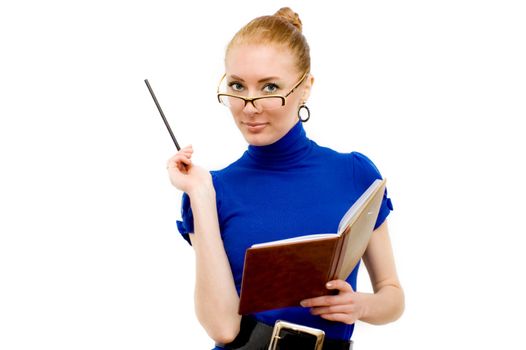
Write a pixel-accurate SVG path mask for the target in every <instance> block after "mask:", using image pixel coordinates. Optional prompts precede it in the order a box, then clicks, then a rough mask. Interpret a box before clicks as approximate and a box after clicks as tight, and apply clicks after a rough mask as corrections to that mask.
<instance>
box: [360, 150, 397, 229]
mask: <svg viewBox="0 0 526 350" xmlns="http://www.w3.org/2000/svg"><path fill="white" fill-rule="evenodd" d="M351 169H352V174H353V179H355V183H356V185H357V186H358V190H359V191H360V193H362V192H363V191H365V190H366V189H367V188H368V187H369V186H370V185H371V184H372V183H373V182H374V181H375V180H377V179H382V175H381V174H380V171H378V168H377V167H376V166H375V165H374V163H373V162H372V161H371V160H370V159H369V158H367V157H366V156H365V155H363V154H361V153H359V152H352V153H351ZM392 210H393V203H392V202H391V198H389V197H388V195H387V188H386V189H385V192H384V197H383V199H382V204H381V206H380V212H379V213H378V219H377V220H376V224H375V226H374V229H375V230H376V229H377V228H378V227H380V225H381V224H383V222H384V221H385V219H386V218H387V216H388V215H389V213H390V212H391V211H392Z"/></svg>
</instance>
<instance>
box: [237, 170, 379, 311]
mask: <svg viewBox="0 0 526 350" xmlns="http://www.w3.org/2000/svg"><path fill="white" fill-rule="evenodd" d="M377 185H378V184H377ZM384 189H385V180H383V181H381V184H379V187H378V188H376V189H375V190H374V192H373V193H372V194H371V195H370V197H367V199H366V201H365V202H364V203H363V204H362V205H360V206H359V208H358V210H355V209H356V208H351V209H350V210H349V211H351V210H354V211H356V212H355V213H354V211H353V215H352V216H351V217H350V218H349V219H347V220H349V221H348V222H346V225H345V226H344V227H345V229H344V230H343V232H341V233H340V234H332V235H330V236H328V237H322V238H316V239H313V240H306V241H293V242H283V243H279V242H278V244H274V245H268V246H259V247H251V248H249V249H247V251H246V254H245V265H244V271H243V281H242V284H241V296H240V302H239V314H240V315H247V314H251V313H255V312H259V311H264V310H271V309H277V308H282V307H289V306H299V303H300V301H301V300H303V299H308V298H313V297H317V296H321V295H328V294H330V293H331V291H330V290H328V289H327V288H326V287H325V283H327V282H328V281H330V280H333V279H336V278H340V279H345V278H347V276H348V275H349V274H350V273H351V271H352V268H354V266H355V265H356V263H357V262H358V261H359V260H360V258H361V256H362V255H363V253H364V251H365V249H366V248H367V244H368V241H369V238H370V236H371V233H372V231H373V228H374V223H375V222H376V217H377V216H378V211H379V209H380V204H381V200H382V197H383V193H384ZM357 202H358V201H357ZM346 215H347V214H346Z"/></svg>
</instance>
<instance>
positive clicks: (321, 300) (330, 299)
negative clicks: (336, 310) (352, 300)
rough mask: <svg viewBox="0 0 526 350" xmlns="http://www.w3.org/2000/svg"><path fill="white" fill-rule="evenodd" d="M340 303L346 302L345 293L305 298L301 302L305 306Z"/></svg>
mask: <svg viewBox="0 0 526 350" xmlns="http://www.w3.org/2000/svg"><path fill="white" fill-rule="evenodd" d="M340 304H345V296H344V295H324V296H321V297H316V298H311V299H305V300H302V301H301V303H300V305H301V306H303V307H320V306H330V305H340Z"/></svg>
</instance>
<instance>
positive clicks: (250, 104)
mask: <svg viewBox="0 0 526 350" xmlns="http://www.w3.org/2000/svg"><path fill="white" fill-rule="evenodd" d="M254 102H256V101H254V100H251V101H245V107H243V112H245V113H246V114H255V113H260V112H261V110H260V109H259V108H258V107H257V104H256V103H254Z"/></svg>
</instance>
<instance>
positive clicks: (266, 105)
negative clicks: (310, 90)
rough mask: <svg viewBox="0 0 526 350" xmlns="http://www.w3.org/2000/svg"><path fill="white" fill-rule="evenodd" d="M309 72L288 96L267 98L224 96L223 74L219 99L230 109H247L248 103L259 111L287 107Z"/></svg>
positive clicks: (269, 96)
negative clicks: (287, 100) (291, 95)
mask: <svg viewBox="0 0 526 350" xmlns="http://www.w3.org/2000/svg"><path fill="white" fill-rule="evenodd" d="M307 74H308V72H305V74H303V76H302V77H301V79H300V80H299V81H298V82H297V83H296V84H295V85H294V87H293V88H292V89H291V90H290V91H289V92H288V93H287V94H286V95H266V96H258V97H243V96H239V95H232V94H224V93H220V92H219V87H220V86H221V82H222V81H223V79H225V77H226V73H225V74H223V77H221V80H220V81H219V85H218V86H217V99H218V100H219V103H221V104H223V105H225V106H227V107H229V108H235V109H238V108H239V109H243V108H245V107H246V105H247V103H249V102H250V103H252V106H254V108H256V109H257V110H263V109H264V110H272V109H276V108H279V107H283V106H285V100H286V98H287V97H288V96H289V95H290V94H292V93H293V92H294V90H296V89H297V88H298V86H300V85H301V83H303V81H304V80H305V78H306V77H307Z"/></svg>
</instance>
